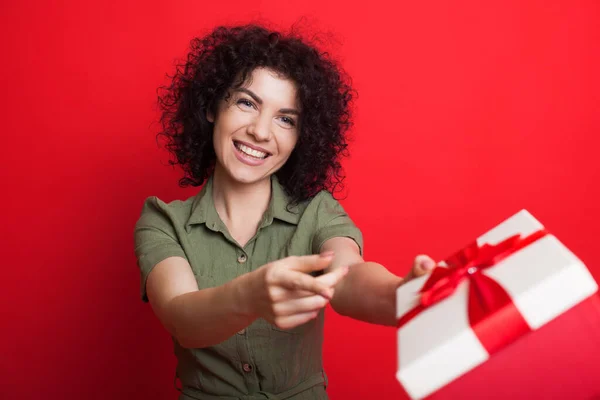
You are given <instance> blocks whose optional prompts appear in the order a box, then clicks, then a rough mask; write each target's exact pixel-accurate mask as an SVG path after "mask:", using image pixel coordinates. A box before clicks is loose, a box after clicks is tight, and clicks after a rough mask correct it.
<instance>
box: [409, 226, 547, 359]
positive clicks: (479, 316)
mask: <svg viewBox="0 0 600 400" xmlns="http://www.w3.org/2000/svg"><path fill="white" fill-rule="evenodd" d="M547 234H548V233H547V232H546V231H545V230H543V229H542V230H539V231H537V232H534V233H533V234H531V235H529V236H527V237H524V238H522V237H521V235H514V236H511V237H509V238H508V239H506V240H504V241H502V242H500V243H498V244H495V245H490V244H488V243H486V244H484V245H482V246H479V245H478V244H477V242H474V243H471V244H470V245H469V246H467V247H465V248H464V249H462V250H461V251H459V252H458V253H456V254H454V255H453V256H451V257H450V258H448V260H446V264H448V268H444V267H436V268H435V269H434V270H433V272H432V273H431V275H430V277H429V279H427V281H426V282H425V284H424V285H423V287H422V288H421V290H420V291H419V292H420V293H421V299H420V302H419V304H418V305H417V306H416V307H415V308H413V309H412V310H410V311H409V312H408V313H406V314H404V315H403V316H402V317H401V318H400V319H399V320H398V327H402V326H403V325H404V324H406V323H407V322H408V321H410V320H411V319H413V318H414V317H416V316H417V315H418V314H420V313H421V312H422V311H424V310H425V309H427V308H428V307H431V306H432V305H434V304H435V303H437V302H438V301H441V300H443V299H445V298H446V297H448V296H450V295H451V294H452V293H454V291H455V290H456V288H457V287H458V285H459V284H460V283H461V282H463V280H464V279H468V280H469V283H470V284H469V304H468V315H469V324H470V325H471V328H472V329H473V331H474V332H475V335H477V338H478V339H479V341H480V342H481V344H482V345H483V347H485V349H486V350H487V352H488V353H489V354H492V353H494V352H496V351H498V350H499V349H501V348H502V347H504V346H506V345H507V344H509V343H511V342H512V341H514V340H515V339H517V338H518V337H520V336H521V335H524V334H525V333H527V332H529V331H531V328H530V327H529V325H528V324H527V322H526V321H525V319H524V318H523V316H522V315H521V313H520V312H519V310H518V309H517V307H516V306H515V304H514V303H513V301H512V299H511V298H510V296H509V294H508V293H507V292H506V290H504V288H502V286H500V284H498V282H496V281H494V280H493V279H492V278H490V277H489V276H487V275H485V274H483V273H482V271H483V270H485V269H487V268H490V267H492V266H494V265H496V264H498V263H499V262H500V261H501V260H503V259H504V258H506V257H508V256H510V255H511V254H513V253H515V252H517V251H519V250H521V249H522V248H524V247H526V246H529V245H530V244H531V243H533V242H535V241H536V240H538V239H540V238H542V237H544V236H546V235H547Z"/></svg>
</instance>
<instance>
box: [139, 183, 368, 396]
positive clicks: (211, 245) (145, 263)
mask: <svg viewBox="0 0 600 400" xmlns="http://www.w3.org/2000/svg"><path fill="white" fill-rule="evenodd" d="M271 183H272V185H271V188H272V193H271V201H270V203H269V207H268V209H267V211H266V212H265V214H264V215H263V218H262V221H261V223H260V225H259V229H258V232H257V233H256V235H255V236H254V237H253V238H252V239H251V240H250V241H248V243H247V244H246V245H245V246H244V247H243V248H242V247H240V246H239V245H238V244H237V243H236V241H235V240H234V239H233V238H232V237H231V236H230V235H229V233H228V231H227V228H226V226H225V224H224V223H223V222H222V221H221V219H220V218H219V215H218V214H217V212H216V209H215V206H214V203H213V198H212V177H211V178H210V179H209V180H208V181H207V183H206V184H205V185H204V187H203V188H202V190H201V191H200V193H199V194H198V195H196V196H193V197H190V198H189V199H187V200H185V201H179V200H177V201H173V202H171V203H168V204H167V203H165V202H163V201H161V200H159V199H158V198H156V197H149V198H148V199H147V200H146V201H145V203H144V207H143V210H142V213H141V217H140V219H139V220H138V222H137V224H136V227H135V252H136V256H137V259H138V266H139V269H140V272H141V297H142V300H143V301H145V302H147V301H148V298H147V295H146V290H145V286H146V279H147V277H148V274H149V273H150V271H151V270H152V268H153V267H154V266H155V265H156V264H157V263H159V262H160V261H162V260H164V259H165V258H167V257H171V256H180V257H183V258H185V259H187V260H188V262H189V264H190V266H191V268H192V270H193V272H194V275H195V276H196V281H197V282H198V287H199V288H200V289H204V288H209V287H215V286H220V285H222V284H224V283H226V282H228V281H230V280H232V279H234V278H236V277H237V276H239V275H242V274H245V273H248V272H251V271H253V270H255V269H257V268H259V267H261V266H262V265H264V264H266V263H268V262H271V261H274V260H278V259H281V258H284V257H288V256H292V255H296V256H299V255H308V254H315V253H318V252H319V250H320V248H321V246H322V245H323V243H324V242H325V241H327V240H328V239H330V238H333V237H349V238H352V239H354V241H356V243H357V244H358V246H359V248H360V249H361V252H362V247H363V242H362V234H361V232H360V230H359V229H358V228H357V227H356V226H355V224H354V223H353V222H352V220H351V219H350V218H349V217H348V215H347V214H346V213H345V211H344V209H343V208H342V206H341V205H340V204H339V203H338V202H337V201H336V200H335V199H334V198H333V197H332V196H331V194H330V193H328V192H326V191H322V192H320V193H318V194H317V195H316V196H315V197H313V198H312V199H309V200H307V201H305V202H303V203H300V204H299V205H297V206H295V207H293V208H291V209H288V202H289V198H288V196H287V195H286V193H285V191H284V189H283V187H282V186H281V185H280V184H279V182H278V181H277V179H276V178H275V177H273V178H272V180H271ZM240 256H242V257H240ZM243 256H246V259H245V260H244V259H243ZM323 322H324V313H323V312H321V313H320V314H319V316H318V317H317V318H316V319H314V320H312V321H310V322H308V323H306V324H304V325H302V326H299V327H296V328H294V329H291V330H288V331H285V330H281V329H278V328H276V327H274V326H272V325H271V324H269V323H267V322H266V321H264V320H262V319H259V320H256V321H255V322H254V323H252V324H251V325H250V326H248V327H247V328H246V329H244V330H242V331H241V332H238V333H237V334H235V335H233V336H232V337H230V338H228V339H227V340H225V341H223V342H222V343H220V344H218V345H216V346H212V347H208V348H202V349H184V348H182V347H181V346H180V345H179V344H178V343H177V341H176V340H175V339H174V338H173V342H174V348H175V355H176V357H177V359H178V365H177V376H178V377H179V380H180V381H181V385H182V386H183V387H184V388H186V387H187V388H190V389H191V390H193V391H195V392H200V393H206V394H207V395H209V394H210V395H213V396H214V395H217V396H225V397H234V398H243V396H248V395H252V394H255V393H256V394H258V393H260V392H261V391H264V392H267V393H272V394H278V393H282V392H286V391H289V390H290V389H291V388H294V387H296V386H297V385H299V384H301V383H302V382H305V381H307V380H310V379H312V378H314V376H315V374H322V375H324V372H323V366H322V358H321V351H322V343H323ZM244 364H249V365H250V366H251V370H250V371H249V372H245V371H244V368H243V366H244ZM247 369H248V368H247ZM184 398H189V397H185V396H184V395H182V397H181V399H184ZM289 398H290V399H293V400H304V399H306V400H308V399H311V400H312V399H327V395H326V393H325V389H324V385H317V386H313V387H312V388H310V389H308V390H305V391H303V392H302V393H299V394H297V395H294V396H292V397H289Z"/></svg>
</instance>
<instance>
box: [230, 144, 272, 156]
mask: <svg viewBox="0 0 600 400" xmlns="http://www.w3.org/2000/svg"><path fill="white" fill-rule="evenodd" d="M233 145H234V146H235V148H236V149H238V150H239V151H240V152H242V153H244V154H245V155H247V156H249V157H253V158H256V159H257V160H263V159H265V158H267V157H268V156H269V153H265V152H264V151H259V150H255V149H252V148H250V147H248V146H246V145H244V144H242V143H240V142H236V141H234V142H233Z"/></svg>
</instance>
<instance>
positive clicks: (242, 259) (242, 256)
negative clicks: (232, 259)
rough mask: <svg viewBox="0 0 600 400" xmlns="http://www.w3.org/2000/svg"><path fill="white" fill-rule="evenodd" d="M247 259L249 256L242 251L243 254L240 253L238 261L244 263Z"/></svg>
mask: <svg viewBox="0 0 600 400" xmlns="http://www.w3.org/2000/svg"><path fill="white" fill-rule="evenodd" d="M247 259H248V257H246V255H245V254H244V253H242V254H240V255H239V257H238V262H239V263H240V264H243V263H245V262H246V260H247Z"/></svg>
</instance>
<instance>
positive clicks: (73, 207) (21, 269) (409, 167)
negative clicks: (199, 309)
mask: <svg viewBox="0 0 600 400" xmlns="http://www.w3.org/2000/svg"><path fill="white" fill-rule="evenodd" d="M357 3H362V5H361V4H354V5H352V3H351V2H348V1H341V0H336V1H327V2H325V1H317V0H307V1H303V2H296V3H294V4H287V2H281V1H280V2H275V1H262V2H247V1H226V2H225V1H216V2H199V1H193V2H192V1H178V2H159V1H138V2H133V1H125V2H124V1H113V0H110V1H104V2H97V3H94V4H92V3H89V2H81V1H74V0H65V1H62V2H50V1H46V2H43V1H37V2H35V1H34V2H17V1H14V0H13V1H4V2H2V5H1V6H0V10H1V11H0V30H1V32H0V33H1V34H0V43H1V52H2V60H3V61H2V62H1V64H2V67H1V68H2V70H1V73H0V77H1V79H2V86H1V88H2V93H3V96H2V99H1V100H0V101H1V102H2V107H1V110H2V111H1V113H2V125H3V133H2V138H3V139H2V142H3V143H2V146H1V148H0V152H1V158H0V159H1V160H2V164H3V166H2V170H1V171H2V172H1V173H2V182H3V186H4V187H5V190H4V191H3V193H4V195H3V196H2V200H1V201H2V204H1V207H2V210H3V229H2V230H1V232H2V233H1V235H2V237H1V238H0V239H1V240H2V241H1V243H2V250H3V251H2V254H3V261H4V262H3V267H2V278H1V281H2V285H1V286H2V289H1V290H0V304H1V305H2V307H1V310H2V311H1V315H2V317H1V320H0V321H1V322H0V325H1V329H0V343H1V345H0V346H1V347H0V349H1V354H0V397H2V398H6V399H34V398H36V399H37V398H52V399H54V398H56V399H59V398H61V399H62V398H69V399H71V398H73V399H74V398H89V399H106V398H110V399H125V398H136V399H137V398H140V399H141V398H145V399H174V398H176V392H175V391H174V389H173V386H172V381H173V369H174V365H175V360H174V357H173V355H172V350H171V342H170V338H169V337H168V335H167V334H166V332H165V331H164V330H163V329H162V328H161V327H160V325H159V323H158V322H157V320H156V319H155V317H154V316H153V315H152V312H151V310H150V307H149V306H148V305H145V304H143V303H142V302H141V301H140V299H139V297H138V282H139V281H138V279H139V278H138V271H137V268H136V265H135V258H134V254H133V225H134V223H135V221H136V220H137V218H138V216H139V212H140V210H141V206H142V202H143V200H144V198H145V197H146V196H149V195H157V196H159V197H161V198H163V199H165V200H171V199H175V198H184V197H187V196H189V195H191V194H193V193H195V190H193V189H185V190H183V189H180V188H178V186H177V178H178V177H179V172H178V171H177V170H174V169H172V168H169V167H166V166H165V165H164V164H165V162H166V160H167V155H166V153H165V152H164V151H163V150H160V149H159V148H158V147H157V145H156V142H155V138H154V135H155V133H156V128H157V127H156V123H155V122H156V118H157V113H156V106H155V100H156V95H155V90H156V88H157V87H158V86H159V85H160V84H162V83H164V82H165V73H167V72H172V71H173V64H174V60H175V59H177V58H181V57H183V56H184V55H185V51H186V48H187V45H188V43H189V40H190V39H191V38H192V37H193V36H194V35H197V34H201V33H203V32H206V30H207V29H209V28H210V27H212V26H213V25H215V24H218V23H237V22H247V21H249V20H251V19H256V18H263V19H266V20H271V21H274V22H276V23H277V24H278V25H280V26H283V27H287V26H289V25H290V24H291V23H293V22H295V21H297V20H298V18H299V17H300V16H308V17H309V22H310V24H309V26H311V27H312V29H313V30H319V31H331V32H333V33H334V34H335V37H336V38H337V40H338V43H337V44H335V45H334V46H333V53H334V54H336V55H338V56H339V57H340V59H341V60H342V62H343V64H344V65H345V67H346V69H347V70H348V72H349V73H350V74H351V75H352V76H353V79H354V84H355V87H356V89H357V90H358V92H359V94H360V97H359V99H358V101H357V103H356V105H357V112H356V125H355V129H354V130H353V134H354V137H355V141H354V143H353V145H352V148H351V150H352V157H351V158H350V159H349V160H347V162H346V163H345V166H346V170H347V173H348V179H347V189H348V190H347V195H348V196H347V198H345V199H344V200H343V201H342V203H343V205H344V206H345V207H346V209H347V210H348V211H349V213H350V214H351V216H352V217H353V218H354V220H355V221H356V223H357V224H358V225H359V226H360V227H361V228H362V230H363V233H364V235H365V244H366V257H367V258H368V259H371V260H375V261H378V262H381V263H382V264H384V265H386V266H387V267H388V268H389V269H390V270H392V271H393V272H395V273H397V274H404V273H406V272H407V271H408V269H409V266H410V263H411V261H412V258H413V256H414V255H416V254H417V253H423V252H425V253H429V254H430V255H432V256H433V257H434V258H438V259H439V258H441V257H444V256H446V255H448V254H449V253H451V252H452V251H454V250H455V249H457V248H458V247H460V246H462V245H463V244H465V243H466V242H468V241H470V240H472V239H473V238H474V237H475V236H477V235H479V234H480V233H482V232H483V231H485V230H487V229H488V228H490V227H491V226H493V225H495V224H496V223H498V222H500V221H501V220H502V219H504V218H505V217H508V216H509V215H511V214H512V213H514V212H516V211H518V210H519V209H521V208H527V209H528V210H530V211H531V212H532V213H533V214H534V215H536V216H537V217H538V218H539V219H540V220H541V221H542V222H544V223H545V224H546V226H547V227H548V228H549V229H550V230H551V231H553V232H554V233H555V234H556V235H557V236H558V237H559V238H560V239H561V240H562V241H563V242H564V243H565V244H566V245H567V246H569V247H570V248H571V249H572V250H573V251H574V252H575V253H576V254H578V255H579V256H580V258H581V259H582V260H583V261H584V262H585V263H586V264H587V265H588V266H589V268H590V270H591V271H592V273H593V274H594V276H595V277H596V279H597V280H598V279H599V278H600V253H599V252H598V251H596V250H594V245H596V244H597V240H598V236H599V235H598V233H597V232H598V228H597V226H598V223H599V222H600V209H599V207H598V197H599V196H598V195H599V189H598V182H599V181H600V173H599V169H600V168H599V166H598V149H599V148H600V140H599V139H598V133H599V132H600V129H599V128H600V94H599V93H600V74H598V71H600V3H599V2H597V1H595V0H589V1H566V0H565V1H549V0H544V1H527V2H522V1H516V0H514V1H504V2H495V3H490V2H479V1H460V2H445V1H428V2H408V1H406V2H401V3H400V4H395V5H392V2H389V4H385V3H383V2H381V3H378V2H373V1H367V2H357ZM394 3H396V2H394ZM394 338H395V334H394V330H393V329H389V328H383V327H376V326H370V325H367V324H365V323H361V322H357V321H352V320H349V319H346V318H341V317H339V316H337V315H336V314H335V313H334V312H331V311H330V312H329V313H328V325H327V328H326V345H325V362H326V367H327V371H328V373H329V376H330V389H329V393H330V396H331V398H332V399H333V400H337V399H363V398H364V399H367V398H368V399H399V398H403V394H402V391H401V389H400V387H399V385H398V384H397V382H396V381H395V378H394V374H395V369H396V360H395V351H396V347H395V342H394Z"/></svg>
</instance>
